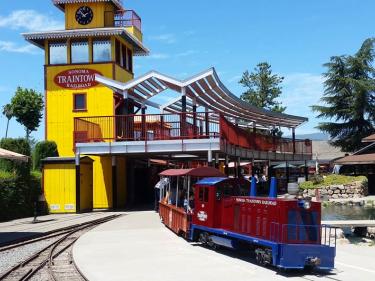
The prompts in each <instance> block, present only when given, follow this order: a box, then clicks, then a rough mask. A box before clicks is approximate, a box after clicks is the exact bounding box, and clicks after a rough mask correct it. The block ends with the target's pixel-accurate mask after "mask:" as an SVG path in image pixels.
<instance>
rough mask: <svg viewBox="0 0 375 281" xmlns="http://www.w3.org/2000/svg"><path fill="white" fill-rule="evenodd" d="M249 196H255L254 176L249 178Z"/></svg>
mask: <svg viewBox="0 0 375 281" xmlns="http://www.w3.org/2000/svg"><path fill="white" fill-rule="evenodd" d="M250 196H253V197H255V196H257V180H256V178H255V177H252V178H251V185H250Z"/></svg>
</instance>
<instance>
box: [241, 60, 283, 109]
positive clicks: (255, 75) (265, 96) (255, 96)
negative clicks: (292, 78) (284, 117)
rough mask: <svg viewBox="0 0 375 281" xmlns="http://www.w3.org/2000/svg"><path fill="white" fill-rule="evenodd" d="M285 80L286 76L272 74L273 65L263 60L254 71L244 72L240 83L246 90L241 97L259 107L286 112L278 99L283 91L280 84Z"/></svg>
mask: <svg viewBox="0 0 375 281" xmlns="http://www.w3.org/2000/svg"><path fill="white" fill-rule="evenodd" d="M283 80H284V77H281V76H279V75H277V74H272V69H271V65H269V64H268V63H267V62H261V63H259V64H258V65H257V66H256V67H255V68H254V72H252V73H249V71H245V72H244V73H243V75H242V78H241V80H240V82H239V83H240V84H241V85H242V86H243V87H245V88H246V92H244V93H243V94H242V95H241V99H242V100H244V101H247V102H248V103H250V104H252V105H254V106H257V107H261V108H265V109H268V110H272V111H275V112H284V111H285V109H286V107H284V106H282V104H281V102H279V101H278V100H277V98H279V97H280V95H281V93H282V87H281V86H280V84H281V83H282V82H283Z"/></svg>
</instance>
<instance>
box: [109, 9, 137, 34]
mask: <svg viewBox="0 0 375 281" xmlns="http://www.w3.org/2000/svg"><path fill="white" fill-rule="evenodd" d="M104 13H105V27H136V28H137V29H138V31H139V32H142V20H141V18H140V17H139V16H138V14H137V13H136V12H135V11H133V10H123V11H117V12H110V11H108V12H104Z"/></svg>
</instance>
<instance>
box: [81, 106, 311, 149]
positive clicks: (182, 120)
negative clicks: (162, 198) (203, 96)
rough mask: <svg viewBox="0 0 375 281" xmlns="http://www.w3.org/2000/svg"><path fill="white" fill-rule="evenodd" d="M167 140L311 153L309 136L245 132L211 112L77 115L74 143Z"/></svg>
mask: <svg viewBox="0 0 375 281" xmlns="http://www.w3.org/2000/svg"><path fill="white" fill-rule="evenodd" d="M163 140H165V141H167V140H168V141H170V140H182V141H184V140H212V141H215V140H216V141H218V142H220V144H221V145H222V146H226V145H231V146H235V147H238V148H242V149H248V150H252V151H260V152H277V153H285V154H299V155H311V154H312V145H311V141H310V140H293V139H286V138H277V137H272V136H268V135H263V134H260V133H254V132H249V131H247V130H245V129H242V128H239V127H237V126H235V125H233V124H232V123H230V122H229V121H228V120H227V119H226V118H225V117H224V116H220V115H219V114H217V113H213V112H203V113H178V114H147V115H121V116H100V117H78V118H75V119H74V144H77V143H108V142H116V143H119V142H136V141H143V142H145V145H147V143H150V142H152V141H163Z"/></svg>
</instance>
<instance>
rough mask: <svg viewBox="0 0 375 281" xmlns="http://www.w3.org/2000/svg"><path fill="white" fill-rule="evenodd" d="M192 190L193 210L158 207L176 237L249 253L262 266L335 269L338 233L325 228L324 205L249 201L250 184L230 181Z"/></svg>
mask: <svg viewBox="0 0 375 281" xmlns="http://www.w3.org/2000/svg"><path fill="white" fill-rule="evenodd" d="M189 181H190V180H189ZM169 188H170V187H169ZM193 189H194V199H193V202H191V205H193V206H192V207H189V208H186V206H185V208H181V207H178V206H175V205H172V204H168V203H167V202H163V200H161V201H160V203H159V214H160V217H161V219H162V222H163V223H164V224H165V225H166V226H168V227H169V228H170V229H171V230H172V231H174V232H175V233H177V234H179V235H183V236H184V237H185V238H187V239H188V240H190V241H199V242H201V243H203V244H205V245H208V246H210V247H213V248H217V247H226V248H233V249H239V248H242V249H243V248H245V249H249V250H251V251H252V252H253V253H254V254H255V258H256V261H257V262H258V263H259V264H261V265H272V266H275V267H277V268H281V269H303V268H306V267H310V268H316V269H320V270H331V269H333V268H334V258H335V255H336V238H335V235H332V234H335V228H331V227H329V226H324V225H321V205H320V203H319V202H312V201H311V200H304V199H296V198H293V199H285V198H270V197H257V196H244V195H247V194H250V192H249V189H250V184H249V182H248V181H247V180H244V179H234V178H226V177H213V178H204V179H201V180H199V181H198V182H196V183H195V185H194V186H193ZM189 210H190V211H189ZM331 230H333V231H332V232H331Z"/></svg>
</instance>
